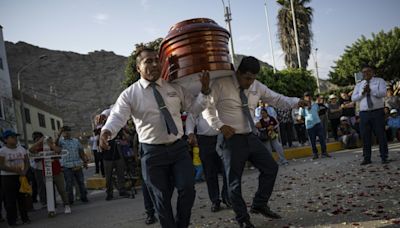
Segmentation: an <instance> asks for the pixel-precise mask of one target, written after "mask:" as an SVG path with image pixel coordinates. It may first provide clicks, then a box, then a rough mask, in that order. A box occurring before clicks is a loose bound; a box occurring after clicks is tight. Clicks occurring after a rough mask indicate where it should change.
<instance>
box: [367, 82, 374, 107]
mask: <svg viewBox="0 0 400 228" xmlns="http://www.w3.org/2000/svg"><path fill="white" fill-rule="evenodd" d="M367 86H368V87H369V80H368V81H367ZM370 89H371V88H370ZM367 105H368V109H372V108H373V107H374V103H372V99H371V92H369V93H367Z"/></svg>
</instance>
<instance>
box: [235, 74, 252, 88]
mask: <svg viewBox="0 0 400 228" xmlns="http://www.w3.org/2000/svg"><path fill="white" fill-rule="evenodd" d="M256 77H257V75H256V74H252V73H240V72H238V73H237V79H238V82H239V85H240V88H243V89H248V88H250V86H251V84H253V82H254V81H255V80H256Z"/></svg>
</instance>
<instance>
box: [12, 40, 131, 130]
mask: <svg viewBox="0 0 400 228" xmlns="http://www.w3.org/2000/svg"><path fill="white" fill-rule="evenodd" d="M6 51H7V58H8V65H9V69H10V76H11V81H12V85H13V87H14V88H16V87H17V72H18V69H20V68H21V67H22V66H24V65H26V64H28V63H29V62H31V61H33V60H34V59H36V58H38V57H39V56H40V55H47V58H46V59H45V60H42V61H40V62H38V63H36V64H34V65H32V66H30V67H29V68H28V69H26V70H25V71H24V72H23V73H22V75H21V81H22V83H23V88H24V91H25V92H26V93H27V94H29V95H30V96H32V97H35V98H37V99H38V100H40V101H42V102H43V103H45V104H47V105H50V106H53V107H54V108H56V109H57V110H58V111H59V112H60V113H61V114H62V117H63V119H64V122H65V124H68V125H71V126H74V127H75V128H76V129H75V130H77V131H90V129H91V122H90V119H91V115H93V114H94V113H95V112H96V110H97V109H99V108H100V109H105V108H106V107H108V106H109V105H110V104H112V103H113V102H114V101H115V100H116V99H117V97H118V95H119V93H120V92H121V91H122V87H121V82H122V80H123V79H124V70H125V64H126V62H127V57H124V56H119V55H116V54H114V53H113V52H108V51H103V50H102V51H95V52H90V53H88V54H87V55H83V54H78V53H74V52H65V51H55V50H49V49H45V48H41V47H37V46H33V45H31V44H28V43H24V42H18V43H11V42H6Z"/></svg>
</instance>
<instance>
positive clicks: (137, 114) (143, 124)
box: [102, 78, 208, 144]
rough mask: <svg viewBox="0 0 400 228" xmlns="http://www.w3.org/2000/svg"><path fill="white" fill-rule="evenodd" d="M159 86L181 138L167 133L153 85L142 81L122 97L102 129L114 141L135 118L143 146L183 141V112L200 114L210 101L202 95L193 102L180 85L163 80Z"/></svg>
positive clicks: (122, 94) (123, 93)
mask: <svg viewBox="0 0 400 228" xmlns="http://www.w3.org/2000/svg"><path fill="white" fill-rule="evenodd" d="M156 83H157V86H156V88H157V90H158V91H159V92H160V94H161V96H162V97H163V99H164V102H165V105H166V106H167V108H168V111H169V112H170V113H171V116H172V118H173V120H174V122H175V124H176V127H177V128H178V135H173V134H168V131H167V126H166V123H165V121H164V117H163V115H162V113H161V112H160V109H159V107H158V104H157V102H156V99H155V97H154V93H153V89H152V87H151V86H150V82H149V81H147V80H145V79H143V78H141V79H140V80H139V81H137V82H135V83H133V84H132V85H131V86H130V87H128V88H127V89H125V90H124V91H123V92H122V93H121V94H120V96H119V97H118V99H117V101H116V102H115V104H114V106H113V108H112V110H111V113H110V116H109V117H108V119H107V122H106V124H105V125H104V127H103V128H102V130H109V131H110V132H111V134H112V138H114V137H115V136H116V135H117V133H118V132H119V130H120V129H121V128H122V127H123V126H125V124H126V122H127V120H128V119H129V117H130V116H132V119H133V122H134V123H135V126H136V130H137V132H138V136H139V142H141V143H147V144H166V143H172V142H174V141H176V140H177V139H180V138H181V137H182V136H183V127H182V120H181V111H184V110H185V111H188V112H193V113H195V114H198V113H200V112H201V111H202V110H203V109H204V108H205V107H206V105H207V102H208V98H206V97H204V96H203V94H200V95H199V96H197V99H194V98H193V96H192V95H191V94H190V93H189V92H187V91H186V90H184V89H183V88H182V87H181V86H180V85H178V84H174V83H169V82H166V81H164V80H162V79H161V78H160V79H158V80H157V81H156Z"/></svg>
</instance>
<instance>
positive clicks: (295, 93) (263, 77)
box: [258, 67, 317, 97]
mask: <svg viewBox="0 0 400 228" xmlns="http://www.w3.org/2000/svg"><path fill="white" fill-rule="evenodd" d="M258 80H259V81H261V82H262V83H264V84H265V85H267V86H268V88H270V89H272V90H274V91H276V92H278V93H281V94H283V95H286V96H290V97H303V94H304V92H314V91H315V90H316V89H317V82H316V80H315V78H314V77H313V76H312V74H311V71H308V70H304V69H286V70H281V71H277V72H276V73H275V74H274V73H273V70H272V69H271V68H267V67H262V68H261V71H260V73H259V75H258Z"/></svg>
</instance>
